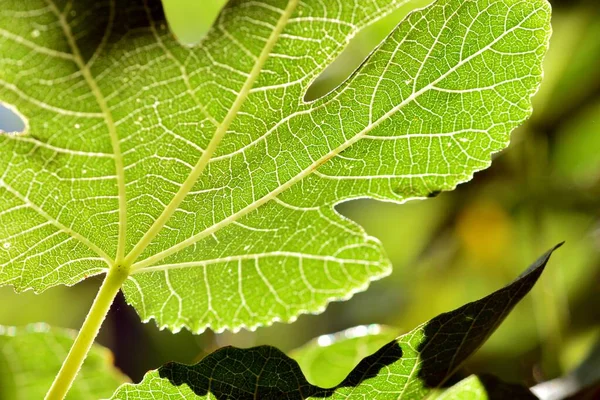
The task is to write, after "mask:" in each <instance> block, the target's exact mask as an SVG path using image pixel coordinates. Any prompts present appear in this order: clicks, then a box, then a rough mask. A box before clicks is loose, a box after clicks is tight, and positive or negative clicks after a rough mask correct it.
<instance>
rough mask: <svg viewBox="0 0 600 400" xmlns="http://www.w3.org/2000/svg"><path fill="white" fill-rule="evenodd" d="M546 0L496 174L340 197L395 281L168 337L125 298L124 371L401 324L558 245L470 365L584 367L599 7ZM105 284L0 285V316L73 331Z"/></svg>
mask: <svg viewBox="0 0 600 400" xmlns="http://www.w3.org/2000/svg"><path fill="white" fill-rule="evenodd" d="M169 1H171V2H176V1H183V0H164V2H165V4H167V7H168V3H169ZM550 1H551V3H552V5H553V7H554V16H553V27H554V35H553V38H552V42H551V48H550V52H549V54H548V56H547V59H546V65H545V79H544V82H543V84H542V88H541V90H540V92H539V93H538V95H537V96H536V98H535V99H534V100H535V101H534V115H533V117H532V119H531V120H530V121H529V122H528V123H527V124H526V125H525V126H524V127H522V128H520V129H519V130H518V131H516V132H514V133H513V136H512V138H513V143H512V144H511V146H510V147H509V149H508V150H507V151H506V152H503V153H501V154H498V155H497V156H496V157H495V160H494V163H493V165H492V167H491V168H490V169H488V170H486V171H484V172H482V173H478V174H476V175H475V177H474V179H473V180H472V181H471V182H469V183H468V184H466V185H461V186H459V187H458V188H457V189H456V190H455V191H453V192H449V193H441V194H440V195H439V196H438V197H437V198H435V199H429V200H427V201H416V202H409V203H407V204H404V205H396V204H389V203H381V202H376V201H371V200H360V201H354V202H350V203H345V204H341V205H339V207H338V209H339V211H340V212H342V213H343V214H344V215H346V216H347V217H349V218H351V219H353V220H355V221H357V222H358V223H360V224H361V225H362V226H364V227H365V229H366V230H367V232H368V233H369V234H371V235H373V236H376V237H378V238H380V239H381V241H382V242H383V244H384V246H385V248H386V249H387V251H388V254H389V256H390V257H391V259H392V261H393V263H394V266H395V268H394V273H393V275H392V276H390V277H388V278H386V279H384V280H382V281H378V282H375V283H374V284H372V285H371V287H370V288H369V290H368V291H366V292H364V293H360V294H358V295H356V296H355V297H354V298H353V299H351V300H350V301H348V302H344V303H333V304H331V305H330V306H329V307H328V309H327V310H326V311H325V312H324V313H323V314H321V315H318V316H312V315H305V316H301V317H300V318H299V319H298V320H297V321H296V322H295V323H293V324H292V325H284V324H275V325H274V326H271V327H268V328H261V329H258V330H257V331H255V332H247V331H242V332H240V333H238V334H231V333H227V332H226V333H223V334H219V335H215V334H214V333H212V332H206V333H204V334H203V335H200V336H193V335H191V334H189V333H187V332H181V333H179V334H177V335H173V334H171V333H169V332H164V331H163V332H160V331H158V329H157V328H156V327H155V326H154V325H153V324H146V325H142V324H141V323H140V322H139V318H138V317H137V315H136V314H135V312H134V311H133V310H132V309H131V308H130V307H128V306H126V305H125V304H124V302H123V300H122V298H119V299H118V301H117V303H116V305H115V306H113V309H112V310H111V314H110V316H109V318H108V321H107V323H106V324H105V326H104V327H103V331H102V336H101V338H100V342H101V343H104V344H107V345H109V347H111V348H112V349H113V350H114V352H115V357H116V363H117V365H118V366H119V367H120V368H121V369H122V370H123V371H125V372H126V373H127V374H128V375H129V376H130V377H131V378H132V379H133V380H134V381H138V380H140V379H141V377H142V375H143V373H144V372H146V371H147V370H149V369H151V368H156V367H158V366H159V365H161V364H163V363H165V362H167V361H171V360H175V361H178V362H183V363H192V362H197V361H199V360H200V359H201V358H202V357H203V356H204V355H206V354H208V353H210V352H212V351H214V350H215V349H216V348H218V347H221V346H224V345H236V346H240V347H249V346H255V345H260V344H269V345H272V346H276V347H279V348H281V349H284V350H290V349H293V348H297V347H298V346H300V345H302V344H303V343H306V342H307V341H309V340H310V339H312V338H315V337H318V336H320V335H325V334H329V333H331V332H337V331H341V330H344V329H346V328H348V327H351V326H356V325H362V324H373V323H381V324H386V325H391V326H397V327H399V328H400V329H402V330H403V331H407V330H410V329H412V328H413V327H415V326H416V325H417V324H419V323H421V322H423V321H426V320H428V319H430V318H432V317H433V316H435V315H437V314H439V313H441V312H444V311H447V310H450V309H453V308H456V307H458V306H460V305H462V304H464V303H466V302H469V301H473V300H475V299H477V298H479V297H482V296H483V295H485V294H486V293H488V292H491V291H493V290H495V289H497V288H498V287H499V286H501V285H502V284H504V283H506V282H508V281H510V280H511V279H512V277H513V276H514V275H515V274H516V273H518V270H519V268H521V266H522V265H523V264H524V263H527V262H529V261H530V260H532V259H535V258H536V257H537V255H539V254H541V253H542V252H543V251H544V250H545V249H546V248H549V247H551V246H552V245H554V244H556V243H557V242H560V241H563V240H564V241H566V244H565V245H564V246H563V248H562V249H561V250H560V251H559V252H557V253H556V254H555V256H554V258H553V260H552V268H549V269H548V271H547V272H546V275H545V276H543V277H542V279H541V282H540V283H539V284H538V287H536V288H535V289H534V290H533V295H532V296H531V297H529V298H528V299H526V300H524V301H523V302H522V304H520V305H519V306H518V307H517V308H516V309H515V311H514V312H513V313H512V314H511V316H510V317H509V318H508V319H507V320H506V321H505V323H504V324H503V325H502V326H501V327H500V329H499V330H498V331H497V332H496V334H494V335H493V336H492V338H491V339H490V341H489V342H488V343H487V344H486V345H485V346H484V347H483V348H482V349H481V351H479V352H478V353H477V355H476V356H475V357H474V358H473V359H472V361H471V362H470V364H469V365H468V366H467V372H468V371H477V372H478V373H481V372H489V373H492V374H495V375H497V376H498V377H499V378H501V379H502V380H506V381H509V382H520V383H525V384H529V385H533V384H535V383H537V382H541V381H544V380H547V379H551V378H555V377H558V376H561V375H564V374H565V373H567V372H568V371H569V370H571V369H572V368H573V367H574V366H575V365H578V364H579V363H580V362H581V360H582V359H583V358H584V357H585V356H586V354H587V353H588V352H589V351H590V349H591V348H592V346H593V345H594V339H595V337H596V335H597V334H598V332H599V329H600V328H599V327H600V222H599V220H600V219H599V217H600V72H599V71H600V40H598V38H600V6H599V4H598V1H597V0H589V1H571V0H569V1H558V0H554V1H553V0H550ZM429 2H430V1H428V0H422V1H421V3H422V4H420V5H426V4H427V3H429ZM197 3H202V4H205V3H204V2H197ZM216 3H218V2H216ZM216 3H215V4H216ZM167 13H168V9H167ZM190 15H191V11H190ZM403 17H404V15H403V13H396V14H393V15H390V16H389V17H387V18H386V19H385V20H384V21H382V22H381V23H380V24H377V25H375V26H371V27H369V28H367V29H366V30H365V32H363V33H361V34H359V35H358V36H357V37H356V38H355V39H354V40H353V42H352V43H351V44H350V45H349V47H348V48H347V49H346V50H345V51H344V53H343V54H342V55H341V56H340V58H339V59H338V60H336V62H334V63H333V64H332V65H331V66H330V67H329V68H328V69H327V70H326V71H325V73H324V74H323V75H322V76H321V77H320V78H319V79H317V81H316V82H315V84H314V86H313V87H312V88H311V90H310V91H309V93H308V94H307V98H308V99H310V98H315V97H318V96H321V95H323V94H324V93H327V92H328V91H330V90H331V89H332V88H334V87H335V86H337V85H338V84H339V83H340V82H341V81H342V80H344V79H345V78H346V77H347V76H348V75H349V74H350V73H351V72H352V71H353V70H354V69H355V68H356V67H357V66H358V65H360V63H361V62H362V60H363V59H364V57H366V56H367V55H368V54H369V52H370V51H371V50H372V49H373V47H374V46H375V45H376V44H377V43H378V42H379V41H380V40H381V39H382V38H383V37H385V36H386V35H387V33H389V31H390V30H391V29H392V27H393V26H394V25H395V24H396V23H397V22H398V21H399V20H401V19H402V18H403ZM170 22H171V23H172V22H173V21H172V20H170ZM203 24H204V26H206V22H204V23H203ZM179 36H180V39H182V40H183V36H182V34H179ZM97 287H98V282H97V281H92V282H84V283H82V284H79V285H76V286H75V287H72V288H54V289H51V290H48V291H47V292H45V293H44V294H42V295H40V296H34V295H33V294H30V293H26V294H21V295H16V294H14V293H12V290H11V289H10V288H1V289H0V303H1V304H3V307H1V308H0V323H1V324H6V325H23V324H26V323H29V322H37V321H45V322H48V323H50V324H52V325H54V326H62V327H69V328H78V327H79V325H80V323H81V321H82V320H83V313H84V312H85V310H87V309H88V308H89V305H90V304H91V301H92V298H93V296H94V294H95V291H96V290H97ZM66 310H68V312H66ZM190 354H193V355H194V356H193V357H192V356H190ZM598 368H600V366H599V367H598Z"/></svg>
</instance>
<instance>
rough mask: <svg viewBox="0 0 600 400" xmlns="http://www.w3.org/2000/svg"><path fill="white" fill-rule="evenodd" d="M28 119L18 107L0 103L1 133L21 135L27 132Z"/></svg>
mask: <svg viewBox="0 0 600 400" xmlns="http://www.w3.org/2000/svg"><path fill="white" fill-rule="evenodd" d="M26 128H27V120H26V119H25V117H24V116H23V115H21V113H19V111H17V109H16V107H13V106H11V105H8V104H3V103H0V134H5V135H19V134H23V133H25V130H26Z"/></svg>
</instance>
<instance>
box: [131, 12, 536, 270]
mask: <svg viewBox="0 0 600 400" xmlns="http://www.w3.org/2000/svg"><path fill="white" fill-rule="evenodd" d="M538 12H539V9H535V10H534V11H532V12H531V13H530V14H529V15H527V16H526V17H525V18H523V19H521V21H520V22H519V23H518V24H517V25H515V26H513V27H512V28H510V29H507V30H506V31H504V32H503V33H502V34H501V35H499V36H498V37H497V38H496V39H494V40H493V41H491V42H490V43H488V44H487V45H485V46H484V47H482V48H481V49H479V50H478V51H476V52H474V53H473V54H471V55H470V56H468V57H466V58H465V59H463V60H461V61H460V62H458V63H457V64H456V65H455V66H454V67H452V68H449V69H448V71H447V72H445V73H444V74H442V75H441V76H440V77H438V78H437V79H435V80H433V81H432V82H430V83H429V84H427V85H426V86H424V87H423V88H422V89H420V90H419V91H417V92H415V93H413V94H411V95H410V96H409V97H407V98H406V99H405V100H404V101H402V102H401V103H400V104H398V105H397V106H395V107H393V108H392V109H391V110H389V111H388V112H386V113H385V114H384V115H383V116H381V117H379V118H378V119H377V120H376V121H375V122H373V123H372V124H371V125H370V126H367V127H366V128H365V129H363V130H362V131H360V132H359V133H357V134H356V135H354V136H353V137H352V138H351V139H349V140H347V141H346V142H344V143H343V144H341V145H340V146H338V147H336V148H335V149H333V150H331V151H330V152H329V153H327V154H325V155H324V156H322V157H321V158H319V159H318V160H316V161H314V162H313V163H312V164H311V165H309V166H308V167H307V168H305V169H304V170H302V171H301V172H300V173H298V174H297V175H296V176H294V177H293V178H291V179H290V180H288V181H287V182H285V183H284V184H283V185H280V186H279V187H277V188H276V189H275V190H272V191H271V192H269V193H267V194H266V195H265V196H263V197H261V198H260V199H258V200H257V201H255V202H253V203H251V204H249V205H247V206H246V207H244V208H243V209H241V210H240V211H238V212H236V213H234V214H232V215H230V216H229V217H227V218H225V219H223V220H221V221H220V222H218V223H216V224H213V225H212V226H210V227H208V228H206V229H204V230H203V231H202V232H199V233H197V234H195V235H194V236H192V237H190V238H188V239H186V240H183V241H181V242H179V243H178V244H176V245H174V246H172V247H170V248H168V249H166V250H163V251H161V252H159V253H157V254H155V255H153V256H151V257H148V258H146V259H144V260H141V261H139V262H137V263H134V264H133V265H132V266H131V269H132V272H135V271H137V270H139V269H142V268H146V267H149V266H151V265H153V264H155V263H156V262H159V261H160V260H162V259H164V258H166V257H168V256H170V255H172V254H175V253H177V252H179V251H181V250H183V249H184V248H186V247H188V246H191V245H193V244H195V243H197V242H198V241H200V240H202V239H204V238H205V237H207V236H209V235H212V234H214V233H215V232H217V231H219V230H220V229H222V228H224V227H226V226H228V225H229V224H230V223H233V222H235V221H237V220H238V219H239V218H242V217H243V216H245V215H247V214H249V213H250V212H252V211H254V210H256V209H258V208H259V207H261V206H262V205H264V204H265V203H267V202H269V201H270V200H272V199H274V198H276V197H277V196H279V195H280V194H281V193H283V192H285V191H286V190H288V189H289V188H290V187H292V186H293V185H294V184H296V183H298V182H299V181H301V180H302V179H304V178H306V177H307V176H309V175H310V174H312V173H313V172H314V171H316V170H317V169H318V168H319V167H320V166H321V165H323V164H324V163H325V162H327V161H328V160H330V159H331V158H333V157H335V156H336V155H338V154H340V153H341V152H342V151H344V150H345V149H347V148H348V147H350V146H352V145H353V144H354V143H356V142H358V141H359V140H360V139H362V138H363V137H364V136H365V135H367V134H368V133H369V132H370V131H372V130H373V129H375V128H376V127H377V126H379V125H380V124H382V123H383V122H385V121H386V120H387V119H388V118H390V117H392V116H393V115H394V114H396V113H397V112H398V111H399V110H401V109H402V108H404V107H405V106H406V105H407V104H409V103H410V102H412V101H414V100H415V99H417V98H418V97H420V96H421V95H423V94H424V93H426V92H428V91H429V90H431V89H434V88H435V85H436V84H438V83H439V82H440V81H442V80H444V79H445V78H446V77H447V76H449V75H450V74H451V73H453V72H454V71H456V70H457V69H458V68H460V67H461V66H462V65H464V64H465V63H467V62H469V61H471V60H472V59H473V58H475V57H478V56H480V55H481V54H483V53H484V52H486V51H488V50H489V49H490V48H491V47H492V46H493V45H495V44H496V43H498V42H499V41H500V40H502V39H504V37H506V36H507V35H508V34H510V33H511V32H513V31H514V30H516V29H519V28H521V27H522V25H523V24H524V23H525V22H526V21H527V20H529V18H531V17H532V16H533V15H535V14H537V13H538ZM442 29H445V27H444V28H442ZM407 37H408V35H407V36H405V37H404V38H403V40H405V39H406V38H407ZM436 44H437V42H434V44H433V45H432V46H435V45H436ZM398 46H400V44H399V45H398ZM417 78H418V77H415V79H417ZM341 93H343V91H341V92H339V93H338V94H337V95H340V94H341ZM327 104H328V102H327V103H323V104H320V105H319V106H318V107H315V108H312V109H308V110H304V111H300V112H297V113H293V114H291V115H289V116H288V117H286V118H284V119H283V120H282V121H280V122H279V123H278V124H276V126H275V127H274V128H272V129H270V130H269V132H273V131H275V129H277V127H278V126H281V125H282V124H284V123H286V122H287V121H289V120H290V119H291V118H294V117H296V116H298V115H302V114H308V113H311V112H313V111H314V110H315V109H317V108H321V107H325V106H326V105H327ZM267 135H268V133H267V134H265V135H263V136H262V137H261V139H264V138H266V137H267ZM257 142H258V141H257ZM490 162H491V161H490V160H488V163H490Z"/></svg>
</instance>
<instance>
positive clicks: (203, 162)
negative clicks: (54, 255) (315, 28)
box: [124, 0, 299, 265]
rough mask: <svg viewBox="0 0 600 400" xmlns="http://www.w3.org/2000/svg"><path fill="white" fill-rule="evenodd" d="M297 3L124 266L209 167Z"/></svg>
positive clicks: (294, 0)
mask: <svg viewBox="0 0 600 400" xmlns="http://www.w3.org/2000/svg"><path fill="white" fill-rule="evenodd" d="M298 1H299V0H290V1H289V2H288V5H287V7H286V9H285V11H284V12H283V14H282V15H281V17H280V19H279V21H278V22H277V25H276V26H275V29H274V30H273V32H272V33H271V35H270V36H269V39H268V40H267V42H266V44H265V47H264V48H263V50H262V51H261V53H260V56H259V57H258V58H257V60H256V63H255V64H254V66H253V67H252V71H251V72H250V74H249V75H248V78H247V79H246V81H245V82H244V85H243V86H242V88H241V90H240V92H239V94H238V96H237V98H236V99H235V101H234V102H233V104H232V106H231V108H230V109H229V111H228V112H227V115H226V116H225V118H224V119H223V122H221V124H219V126H218V127H217V129H216V131H215V134H214V136H213V137H212V139H211V140H210V142H209V144H208V146H207V147H206V150H205V151H204V153H202V156H200V158H199V159H198V162H197V163H196V165H195V166H194V169H193V170H192V172H191V173H190V174H189V175H188V177H187V178H186V180H185V181H184V182H183V185H181V187H180V188H179V190H178V191H177V193H176V194H175V196H174V197H173V199H172V200H171V202H170V203H169V204H168V205H167V207H165V209H164V210H163V212H162V213H161V215H160V216H159V217H158V218H157V219H156V220H155V221H154V223H153V224H152V226H151V227H150V229H148V231H147V232H146V234H145V235H144V236H143V237H142V238H141V239H140V241H139V242H138V243H137V244H136V245H135V247H134V248H133V249H132V250H131V252H129V254H128V255H127V256H126V257H125V260H124V263H126V264H128V265H131V264H133V263H134V262H135V260H136V259H137V258H138V257H139V255H140V254H141V253H142V252H143V251H144V249H146V247H147V246H148V245H149V244H150V243H151V242H152V240H153V239H154V238H155V237H156V235H158V233H159V232H160V231H161V229H162V228H163V227H164V226H165V224H166V223H167V221H168V220H169V218H171V216H172V215H173V214H174V213H175V211H176V210H177V208H178V207H179V205H180V204H181V202H182V201H183V200H184V199H185V197H186V196H187V195H188V193H189V192H190V191H191V190H192V188H193V187H194V185H195V184H196V182H197V181H198V178H199V177H200V175H201V174H202V172H203V171H204V169H205V168H206V166H207V165H208V163H209V161H210V159H211V158H212V156H213V154H214V152H215V150H216V149H217V147H218V145H219V143H221V140H222V139H223V137H224V136H225V134H226V133H227V130H228V129H229V126H230V125H231V123H232V122H233V120H234V119H235V118H236V116H237V113H238V112H239V110H240V109H241V107H242V105H243V104H244V102H245V101H246V99H247V98H248V95H249V93H250V89H252V86H253V85H254V83H255V82H256V79H257V78H258V76H259V75H260V72H261V71H262V68H263V66H264V64H265V62H266V61H267V59H268V58H269V55H270V54H271V51H272V50H273V47H274V46H275V43H276V42H277V39H278V38H279V35H280V34H281V32H282V31H283V29H284V27H285V26H286V24H287V21H288V20H289V18H290V16H291V15H292V13H293V12H294V10H295V9H296V6H297V5H298Z"/></svg>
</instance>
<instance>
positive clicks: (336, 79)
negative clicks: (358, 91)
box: [304, 0, 433, 102]
mask: <svg viewBox="0 0 600 400" xmlns="http://www.w3.org/2000/svg"><path fill="white" fill-rule="evenodd" d="M432 2H433V0H415V1H411V2H408V3H407V4H406V5H404V6H401V7H400V8H399V9H397V10H396V11H394V12H392V13H391V14H389V15H387V16H386V17H384V18H382V19H381V20H379V21H377V22H375V23H373V24H371V25H369V26H367V27H365V28H364V29H362V30H361V31H360V32H358V33H357V34H356V36H355V37H353V38H352V39H351V40H350V43H348V45H347V46H346V48H345V49H344V50H343V51H342V52H341V53H340V55H339V56H338V57H337V58H336V59H335V60H334V61H333V62H332V63H331V64H329V65H328V66H327V68H325V70H324V71H323V72H322V73H321V74H320V75H319V76H318V77H317V78H316V79H315V80H314V81H313V83H312V84H311V85H310V86H309V88H308V90H307V91H306V94H305V95H304V101H306V102H311V101H314V100H317V99H319V98H321V97H323V96H325V95H326V94H328V93H330V92H331V91H333V90H334V89H336V88H337V87H338V86H339V85H341V84H342V82H344V81H345V80H346V79H348V77H349V76H350V75H351V74H352V73H353V72H354V71H356V70H357V69H358V68H359V67H360V65H361V64H362V63H364V62H365V60H366V59H367V57H368V56H369V54H371V52H372V51H373V49H375V47H376V46H377V45H378V44H379V43H381V41H383V39H385V37H386V36H388V35H389V34H390V33H391V32H392V30H393V29H394V28H395V27H396V26H397V25H398V24H399V23H400V21H402V20H403V19H404V18H405V17H406V16H407V15H408V14H409V13H410V12H411V11H413V10H416V9H419V8H423V7H425V6H427V5H429V4H430V3H432Z"/></svg>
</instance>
